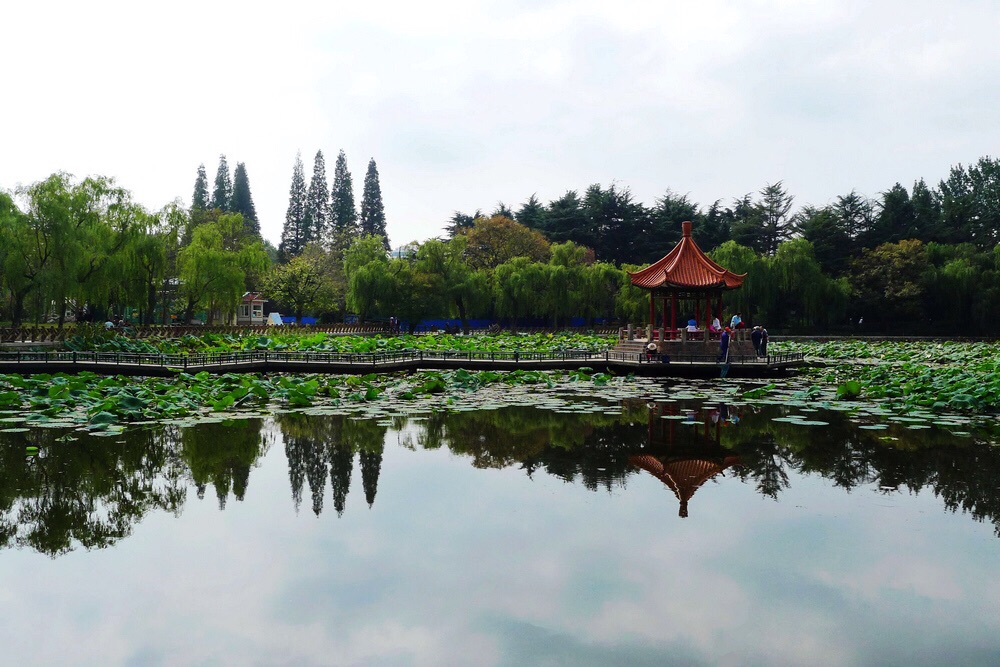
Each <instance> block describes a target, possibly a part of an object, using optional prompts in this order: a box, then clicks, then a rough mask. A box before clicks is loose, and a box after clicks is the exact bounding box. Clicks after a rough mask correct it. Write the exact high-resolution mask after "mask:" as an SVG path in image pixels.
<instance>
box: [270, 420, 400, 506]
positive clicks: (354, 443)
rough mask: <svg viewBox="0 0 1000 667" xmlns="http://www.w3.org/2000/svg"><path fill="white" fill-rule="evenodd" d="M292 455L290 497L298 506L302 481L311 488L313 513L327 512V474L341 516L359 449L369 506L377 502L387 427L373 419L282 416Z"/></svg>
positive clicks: (286, 442) (283, 428)
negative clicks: (325, 510)
mask: <svg viewBox="0 0 1000 667" xmlns="http://www.w3.org/2000/svg"><path fill="white" fill-rule="evenodd" d="M278 424H279V425H280V427H281V431H282V436H283V438H284V440H285V454H286V456H287V457H288V476H289V481H290V482H291V485H292V499H293V501H294V502H295V507H296V509H298V507H299V503H300V502H301V499H302V483H303V479H305V480H306V481H308V483H309V488H310V491H311V492H312V500H313V503H312V508H313V512H315V513H316V515H317V516H318V515H319V514H320V512H322V510H323V496H324V493H325V488H326V477H327V474H329V476H330V486H331V490H332V495H333V506H334V509H335V510H336V511H337V514H338V516H339V515H341V514H343V512H344V509H345V507H346V505H347V496H348V493H349V492H350V487H351V474H352V472H353V468H354V454H355V452H360V458H361V476H362V483H363V484H364V489H365V499H366V500H367V501H368V505H369V507H370V506H371V505H372V503H374V502H375V493H376V490H377V489H378V475H379V472H380V470H381V466H382V451H383V449H384V447H385V433H386V430H387V427H385V426H379V425H378V424H377V423H376V422H374V421H371V420H356V419H349V418H347V417H344V416H340V415H323V416H316V415H304V414H297V413H288V414H283V415H280V416H279V417H278Z"/></svg>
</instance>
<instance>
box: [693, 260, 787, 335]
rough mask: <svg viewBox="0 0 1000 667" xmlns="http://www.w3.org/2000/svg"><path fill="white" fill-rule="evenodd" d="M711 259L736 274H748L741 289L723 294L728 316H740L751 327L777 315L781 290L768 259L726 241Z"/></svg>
mask: <svg viewBox="0 0 1000 667" xmlns="http://www.w3.org/2000/svg"><path fill="white" fill-rule="evenodd" d="M708 256H709V257H711V258H712V260H714V261H715V262H718V263H719V264H721V265H722V266H724V267H726V268H727V269H729V270H730V271H732V272H733V273H745V274H747V277H746V280H744V281H743V286H742V287H741V288H740V289H737V290H729V291H726V292H724V293H723V296H722V299H723V308H724V312H725V313H729V314H732V313H740V314H741V315H742V317H743V319H744V320H745V321H746V322H747V323H751V324H752V323H753V322H754V321H755V320H757V319H760V318H766V317H768V316H770V315H771V314H772V313H774V309H775V308H776V307H777V304H778V298H777V291H776V290H775V289H774V285H773V282H772V279H771V275H770V266H769V265H768V262H767V261H766V260H765V259H764V258H762V257H761V256H760V255H758V254H757V253H755V252H754V251H753V250H752V249H750V248H748V247H746V246H742V245H740V244H738V243H736V242H735V241H726V242H725V243H723V244H722V245H720V246H719V247H718V248H716V249H715V250H713V251H712V252H710V253H708Z"/></svg>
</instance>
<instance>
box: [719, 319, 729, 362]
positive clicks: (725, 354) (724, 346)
mask: <svg viewBox="0 0 1000 667" xmlns="http://www.w3.org/2000/svg"><path fill="white" fill-rule="evenodd" d="M728 359H729V327H726V328H725V329H724V330H723V332H722V335H721V336H719V361H720V362H721V361H726V360H728Z"/></svg>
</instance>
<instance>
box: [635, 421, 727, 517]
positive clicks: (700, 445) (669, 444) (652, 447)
mask: <svg viewBox="0 0 1000 667" xmlns="http://www.w3.org/2000/svg"><path fill="white" fill-rule="evenodd" d="M721 407H724V406H720V408H721ZM679 411H680V409H679V408H678V407H677V406H676V404H666V405H664V404H662V403H659V404H655V405H651V406H650V408H649V434H648V442H649V450H648V451H647V452H644V453H641V454H634V455H632V456H629V457H628V462H629V464H630V465H632V466H634V467H636V468H639V469H641V470H645V471H646V472H648V473H649V474H651V475H653V477H656V478H657V479H658V480H660V481H661V482H663V483H664V484H665V485H666V486H667V488H669V489H670V490H671V491H673V492H674V495H675V496H677V500H678V501H680V511H679V515H680V516H681V517H682V518H686V517H687V516H688V502H689V501H690V500H691V497H692V496H693V495H694V493H695V491H697V490H698V489H699V488H700V487H701V486H702V485H703V484H704V483H705V482H707V481H708V480H710V479H712V478H713V477H715V476H716V475H719V474H723V472H724V471H725V470H726V468H729V467H731V466H735V465H739V464H740V463H741V459H740V457H739V456H736V455H734V454H732V453H731V452H730V451H729V450H727V449H725V448H724V447H722V445H721V444H720V434H721V428H722V426H723V424H725V423H726V418H725V416H724V415H723V414H722V413H721V410H719V409H718V408H716V409H713V408H711V407H708V406H706V407H704V408H703V409H702V410H701V411H699V412H695V411H693V410H691V411H689V412H691V413H692V414H691V417H690V418H691V420H692V422H693V423H690V424H684V425H682V426H681V427H680V428H678V427H677V423H678V422H677V420H673V419H671V420H667V419H661V417H662V416H664V415H666V416H674V415H678V413H679ZM727 412H728V410H727ZM699 414H700V416H701V418H702V420H701V421H699V420H698V419H697V417H698V416H699ZM712 415H715V417H716V418H715V420H714V423H713V420H712ZM702 425H703V426H702ZM699 427H701V428H699Z"/></svg>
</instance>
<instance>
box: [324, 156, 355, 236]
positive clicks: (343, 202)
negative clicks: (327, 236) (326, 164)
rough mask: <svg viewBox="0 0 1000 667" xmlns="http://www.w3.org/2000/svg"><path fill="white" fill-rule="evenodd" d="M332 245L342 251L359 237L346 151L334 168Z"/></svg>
mask: <svg viewBox="0 0 1000 667" xmlns="http://www.w3.org/2000/svg"><path fill="white" fill-rule="evenodd" d="M330 223H331V224H330V227H331V230H330V231H331V236H332V239H331V245H332V246H333V247H334V248H339V249H341V250H343V249H345V248H347V247H348V246H349V245H351V242H352V241H353V240H354V239H355V238H357V236H358V232H359V230H358V212H357V211H356V210H355V208H354V186H353V185H352V182H351V172H349V171H348V170H347V157H345V156H344V151H340V154H338V155H337V164H336V165H335V166H334V168H333V188H332V192H331V194H330Z"/></svg>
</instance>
